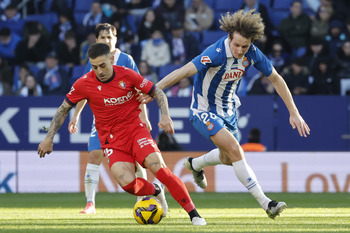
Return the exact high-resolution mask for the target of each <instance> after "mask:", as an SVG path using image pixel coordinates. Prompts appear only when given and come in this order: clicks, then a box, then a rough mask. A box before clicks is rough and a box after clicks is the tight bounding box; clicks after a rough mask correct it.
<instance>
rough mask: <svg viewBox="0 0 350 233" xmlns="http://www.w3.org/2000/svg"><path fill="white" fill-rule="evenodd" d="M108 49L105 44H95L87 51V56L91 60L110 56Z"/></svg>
mask: <svg viewBox="0 0 350 233" xmlns="http://www.w3.org/2000/svg"><path fill="white" fill-rule="evenodd" d="M110 54H111V52H110V49H109V46H108V45H107V44H104V43H95V44H92V45H91V46H90V48H89V50H88V56H89V58H91V59H95V58H97V57H100V56H103V55H106V56H107V55H110Z"/></svg>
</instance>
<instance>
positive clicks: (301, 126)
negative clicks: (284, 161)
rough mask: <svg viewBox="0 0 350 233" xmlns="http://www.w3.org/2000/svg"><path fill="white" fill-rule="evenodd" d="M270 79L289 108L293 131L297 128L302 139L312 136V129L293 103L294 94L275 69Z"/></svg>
mask: <svg viewBox="0 0 350 233" xmlns="http://www.w3.org/2000/svg"><path fill="white" fill-rule="evenodd" d="M268 79H269V80H270V81H271V82H272V85H273V86H274V88H275V89H276V91H277V93H278V94H279V96H280V97H281V98H282V100H283V102H284V104H285V105H286V106H287V109H288V111H289V123H290V124H291V126H292V127H293V129H295V128H297V129H298V132H299V135H300V136H301V137H307V135H309V134H310V128H309V126H308V125H307V124H306V122H305V121H304V119H303V118H302V117H301V115H300V114H299V111H298V108H297V107H296V105H295V103H294V101H293V97H292V94H291V93H290V91H289V89H288V86H287V84H286V82H285V81H284V80H283V78H282V77H281V76H280V75H279V74H278V73H277V71H276V70H275V69H273V71H272V74H271V75H270V76H269V77H268Z"/></svg>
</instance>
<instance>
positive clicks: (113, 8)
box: [0, 0, 350, 97]
mask: <svg viewBox="0 0 350 233" xmlns="http://www.w3.org/2000/svg"><path fill="white" fill-rule="evenodd" d="M238 9H244V11H249V10H250V9H256V11H257V12H259V13H260V14H261V16H262V18H263V20H264V23H265V26H266V29H265V35H264V37H263V38H261V39H259V40H258V41H255V42H254V44H255V45H256V46H257V47H258V48H259V49H260V50H262V51H263V52H264V53H265V54H266V55H267V56H268V58H269V59H270V60H271V61H272V62H273V64H274V66H275V68H276V70H277V71H278V72H279V73H280V74H281V75H282V76H283V78H284V79H285V81H286V83H287V85H288V87H289V88H290V90H291V92H292V93H293V94H294V95H349V94H350V15H349V14H348V12H350V1H347V0H302V1H291V0H283V1H281V0H100V1H96V0H2V1H1V2H0V96H2V95H12V96H23V97H26V96H47V95H65V94H66V93H67V92H68V91H69V89H70V87H71V85H72V84H73V83H74V81H75V80H76V79H77V78H79V77H80V76H81V75H82V74H83V71H84V68H85V64H86V63H87V59H88V58H87V50H88V48H89V45H91V44H92V43H94V42H95V34H94V29H95V26H96V25H97V24H98V23H106V22H107V23H110V24H112V25H114V26H115V27H116V28H117V31H118V43H117V47H118V48H119V49H120V50H121V51H123V52H125V53H128V54H130V55H131V56H132V57H133V58H134V60H135V62H136V64H137V65H138V68H139V70H140V73H141V75H143V76H144V77H145V78H147V79H149V80H151V81H153V82H158V81H159V80H160V79H162V78H163V77H164V76H165V75H167V74H168V73H170V72H171V71H173V70H174V69H176V68H179V67H181V66H182V65H184V64H186V63H187V62H189V61H191V59H193V58H194V57H195V56H197V55H199V54H200V53H201V52H202V51H203V50H204V49H205V48H206V47H207V46H209V45H210V44H212V43H214V42H215V41H216V40H218V39H219V38H221V37H222V36H227V35H226V34H225V33H224V32H223V31H221V30H220V28H219V27H220V24H219V19H220V17H221V15H223V14H226V13H227V12H230V13H233V12H235V11H236V10H238ZM238 92H239V93H238V94H239V95H240V96H245V95H274V94H275V93H274V89H273V87H272V85H271V84H270V82H269V81H268V80H267V79H266V77H264V76H263V75H262V74H261V73H259V72H258V71H257V70H256V69H254V68H253V67H252V68H251V69H249V71H248V72H247V73H246V74H245V77H244V78H243V79H242V81H241V85H240V89H239V90H238ZM166 94H167V95H168V96H171V97H176V96H177V97H188V96H191V94H192V79H191V78H188V79H184V80H181V82H180V83H178V84H177V85H175V86H173V87H172V88H170V89H168V90H166Z"/></svg>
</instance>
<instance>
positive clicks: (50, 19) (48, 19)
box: [25, 12, 58, 32]
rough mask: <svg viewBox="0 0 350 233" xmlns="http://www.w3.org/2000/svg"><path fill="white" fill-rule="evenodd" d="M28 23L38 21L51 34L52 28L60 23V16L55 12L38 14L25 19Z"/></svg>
mask: <svg viewBox="0 0 350 233" xmlns="http://www.w3.org/2000/svg"><path fill="white" fill-rule="evenodd" d="M25 21H26V22H28V21H38V22H40V23H41V24H43V25H44V27H45V28H46V29H47V30H48V31H49V32H51V31H52V26H53V25H55V24H56V23H58V16H57V13H55V12H49V13H44V14H37V15H28V16H27V17H26V19H25Z"/></svg>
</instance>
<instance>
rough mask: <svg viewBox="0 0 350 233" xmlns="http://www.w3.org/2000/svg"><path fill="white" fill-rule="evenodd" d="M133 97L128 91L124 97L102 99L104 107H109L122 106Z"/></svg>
mask: <svg viewBox="0 0 350 233" xmlns="http://www.w3.org/2000/svg"><path fill="white" fill-rule="evenodd" d="M132 97H134V93H133V91H129V92H128V94H126V95H124V96H120V97H118V98H114V97H112V98H104V99H103V101H104V103H105V106H110V105H118V104H123V103H125V102H128V101H129V100H131V99H132Z"/></svg>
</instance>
